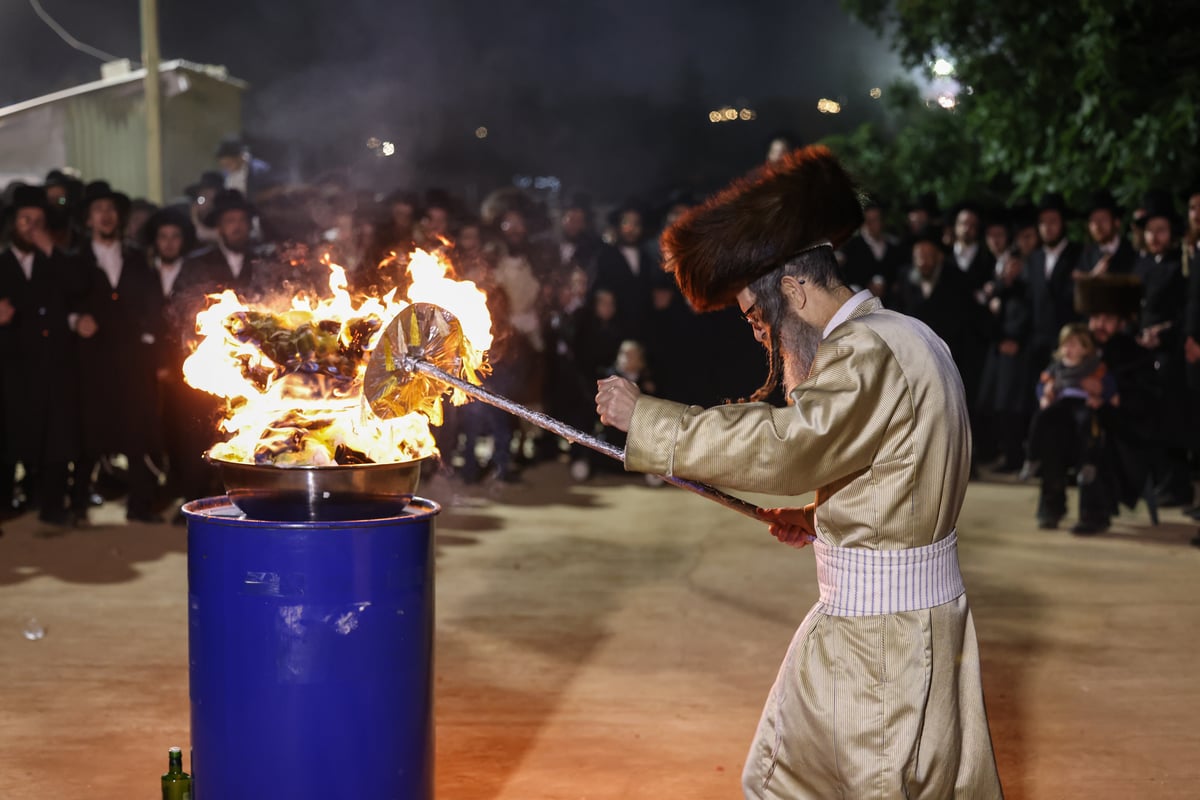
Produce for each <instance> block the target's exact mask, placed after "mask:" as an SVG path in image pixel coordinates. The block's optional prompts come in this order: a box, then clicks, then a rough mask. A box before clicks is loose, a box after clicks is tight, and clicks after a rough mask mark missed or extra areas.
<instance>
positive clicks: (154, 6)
mask: <svg viewBox="0 0 1200 800" xmlns="http://www.w3.org/2000/svg"><path fill="white" fill-rule="evenodd" d="M141 8H142V66H143V67H144V68H145V69H146V78H145V94H146V199H148V200H149V201H150V202H152V203H156V204H158V205H161V204H162V202H163V166H162V160H163V155H162V93H161V91H160V87H161V83H160V81H159V75H158V62H159V57H158V0H141Z"/></svg>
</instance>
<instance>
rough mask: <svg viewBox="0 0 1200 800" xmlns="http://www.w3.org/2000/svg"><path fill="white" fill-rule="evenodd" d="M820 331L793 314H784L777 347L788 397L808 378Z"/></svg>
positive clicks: (784, 387) (785, 392) (819, 339)
mask: <svg viewBox="0 0 1200 800" xmlns="http://www.w3.org/2000/svg"><path fill="white" fill-rule="evenodd" d="M819 344H821V331H819V330H817V329H816V328H814V327H813V326H812V325H809V324H808V323H807V322H805V321H804V320H802V319H800V318H799V317H798V316H796V315H795V314H790V313H789V314H786V315H785V316H784V318H783V323H782V324H781V325H780V328H779V349H780V351H781V355H782V357H783V358H782V360H783V391H784V395H785V396H788V397H790V396H791V393H792V390H793V389H795V388H796V387H797V386H799V385H800V384H801V383H803V382H804V381H805V380H807V379H808V373H809V372H810V371H811V370H812V362H813V359H814V358H815V357H816V355H817V346H818V345H819Z"/></svg>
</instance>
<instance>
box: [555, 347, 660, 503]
mask: <svg viewBox="0 0 1200 800" xmlns="http://www.w3.org/2000/svg"><path fill="white" fill-rule="evenodd" d="M609 375H619V376H620V377H622V378H624V379H625V380H627V381H629V382H631V383H633V384H635V385H636V386H637V387H638V388H639V389H641V390H642V391H643V392H644V393H646V394H656V393H657V387H656V386H655V384H654V380H653V378H651V376H650V370H649V369H648V367H647V365H646V348H644V347H643V346H642V344H641V342H637V341H634V340H633V339H626V340H625V341H623V342H621V345H620V347H619V348H618V349H617V357H616V360H615V361H614V363H613V365H612V367H611V368H610V369H608V370H607V371H606V372H605V374H604V377H608V376H609ZM601 438H603V439H604V440H605V441H606V442H608V443H609V444H612V445H616V446H617V447H624V446H625V434H624V433H623V432H621V431H620V430H617V429H616V428H613V427H610V426H607V425H606V426H604V430H603V433H602V436H601ZM576 463H578V462H576ZM614 463H615V462H614ZM571 474H572V477H575V478H576V479H577V480H580V479H581V478H580V477H579V476H578V475H576V468H575V464H572V470H571ZM583 477H587V476H586V475H584V476H583ZM643 478H644V479H645V481H646V485H648V486H661V485H662V484H663V479H662V478H661V477H659V476H658V475H644V476H643Z"/></svg>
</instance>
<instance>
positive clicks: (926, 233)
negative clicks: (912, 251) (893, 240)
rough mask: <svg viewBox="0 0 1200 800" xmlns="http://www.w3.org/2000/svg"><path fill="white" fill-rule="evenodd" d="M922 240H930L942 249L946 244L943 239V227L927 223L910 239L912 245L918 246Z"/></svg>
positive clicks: (929, 241)
mask: <svg viewBox="0 0 1200 800" xmlns="http://www.w3.org/2000/svg"><path fill="white" fill-rule="evenodd" d="M922 242H928V243H929V244H931V245H933V246H934V247H936V248H937V249H938V250H941V249H942V248H943V247H945V244H944V243H943V241H942V229H941V228H940V227H939V226H937V225H926V226H925V227H924V228H922V229H921V230H920V231H918V232H917V233H915V234H913V236H912V238H911V239H909V243H910V244H911V246H912V247H916V246H917V245H919V244H921V243H922Z"/></svg>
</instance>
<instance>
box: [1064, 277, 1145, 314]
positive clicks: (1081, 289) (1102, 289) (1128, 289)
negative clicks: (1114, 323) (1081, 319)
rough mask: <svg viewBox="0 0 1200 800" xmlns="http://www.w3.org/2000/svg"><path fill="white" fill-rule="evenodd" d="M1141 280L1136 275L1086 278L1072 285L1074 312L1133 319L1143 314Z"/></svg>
mask: <svg viewBox="0 0 1200 800" xmlns="http://www.w3.org/2000/svg"><path fill="white" fill-rule="evenodd" d="M1143 289H1144V287H1143V285H1142V279H1141V278H1139V277H1138V276H1137V275H1114V274H1107V275H1096V276H1091V275H1088V276H1086V277H1083V278H1080V279H1079V280H1078V281H1076V282H1075V311H1076V312H1078V313H1080V314H1082V315H1084V316H1085V317H1090V316H1092V315H1093V314H1115V315H1116V316H1118V317H1126V318H1132V317H1136V316H1138V314H1140V313H1141V311H1142V293H1143Z"/></svg>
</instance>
